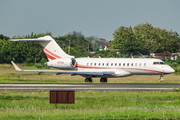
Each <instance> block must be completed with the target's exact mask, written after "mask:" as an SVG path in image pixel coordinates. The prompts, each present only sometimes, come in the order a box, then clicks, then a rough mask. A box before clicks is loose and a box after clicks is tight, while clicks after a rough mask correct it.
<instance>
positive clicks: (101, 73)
mask: <svg viewBox="0 0 180 120" xmlns="http://www.w3.org/2000/svg"><path fill="white" fill-rule="evenodd" d="M11 63H12V65H13V66H14V68H15V69H16V70H17V71H24V72H37V73H57V74H63V73H69V74H76V75H112V74H115V72H114V71H103V72H91V71H60V70H22V69H20V68H19V67H18V66H17V65H16V64H15V63H14V62H13V61H11Z"/></svg>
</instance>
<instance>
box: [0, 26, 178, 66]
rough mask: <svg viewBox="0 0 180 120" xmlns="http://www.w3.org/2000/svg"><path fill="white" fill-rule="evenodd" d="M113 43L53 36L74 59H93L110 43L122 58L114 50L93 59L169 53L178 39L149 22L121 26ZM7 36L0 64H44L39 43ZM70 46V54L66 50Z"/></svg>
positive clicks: (3, 39) (1, 37)
mask: <svg viewBox="0 0 180 120" xmlns="http://www.w3.org/2000/svg"><path fill="white" fill-rule="evenodd" d="M45 35H50V36H52V34H51V32H46V33H41V34H34V33H33V32H32V33H31V34H30V35H25V36H14V37H12V39H24V38H26V39H28V38H38V37H42V36H45ZM113 35H114V40H111V41H108V42H107V41H101V40H100V39H99V38H98V37H95V36H90V37H85V36H84V35H82V34H81V32H76V31H74V32H72V33H69V34H67V35H64V36H58V37H53V38H54V39H55V40H56V42H57V43H58V44H59V45H60V46H61V48H62V49H63V50H64V51H65V52H66V53H69V52H70V55H72V56H75V57H87V56H89V57H92V56H91V54H90V53H89V51H98V49H99V47H100V46H103V44H107V43H109V44H110V48H111V49H119V52H120V53H121V55H119V54H117V53H116V52H114V51H99V52H98V53H97V54H96V56H95V57H99V56H100V57H126V56H123V54H124V55H127V54H132V53H133V54H134V55H135V54H137V53H141V54H146V55H149V54H150V53H156V52H163V51H169V52H171V53H176V52H179V51H180V37H179V34H178V33H177V32H173V31H172V30H171V31H167V30H165V29H161V28H156V27H153V26H152V25H151V24H149V23H145V24H142V23H141V24H138V25H136V26H135V27H134V28H132V27H131V26H130V27H125V26H121V27H119V28H118V29H116V30H115V32H114V33H113ZM8 39H10V38H9V37H7V36H5V35H2V34H0V63H10V61H14V62H16V63H23V62H27V63H39V62H40V63H44V62H46V61H47V58H46V55H45V53H44V52H43V49H42V48H41V46H40V43H39V42H29V41H28V42H26V41H21V42H12V41H8ZM69 45H70V51H69Z"/></svg>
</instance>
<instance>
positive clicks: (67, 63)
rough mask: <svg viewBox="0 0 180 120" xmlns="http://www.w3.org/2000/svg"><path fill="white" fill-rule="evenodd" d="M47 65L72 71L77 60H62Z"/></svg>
mask: <svg viewBox="0 0 180 120" xmlns="http://www.w3.org/2000/svg"><path fill="white" fill-rule="evenodd" d="M45 65H47V66H49V67H54V68H60V69H71V68H74V67H75V66H76V60H75V58H60V59H56V60H53V61H49V62H46V63H45Z"/></svg>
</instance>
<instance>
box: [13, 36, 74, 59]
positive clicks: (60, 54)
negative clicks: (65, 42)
mask: <svg viewBox="0 0 180 120" xmlns="http://www.w3.org/2000/svg"><path fill="white" fill-rule="evenodd" d="M10 41H39V42H40V44H41V46H42V48H43V50H44V52H45V54H46V56H47V58H48V60H49V61H51V60H55V59H59V58H72V57H74V56H70V55H68V54H66V53H65V52H64V51H63V50H62V48H61V47H60V46H59V45H58V44H57V43H56V41H55V40H54V39H53V38H52V37H51V36H44V37H40V38H37V39H11V40H10Z"/></svg>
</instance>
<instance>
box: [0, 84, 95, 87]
mask: <svg viewBox="0 0 180 120" xmlns="http://www.w3.org/2000/svg"><path fill="white" fill-rule="evenodd" d="M6 86H8V87H9V86H10V87H12V86H13V87H28V86H29V87H33V86H34V87H51V86H65V87H67V86H93V85H68V84H61V85H58V84H56V85H53V84H40V85H38V84H0V87H6Z"/></svg>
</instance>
